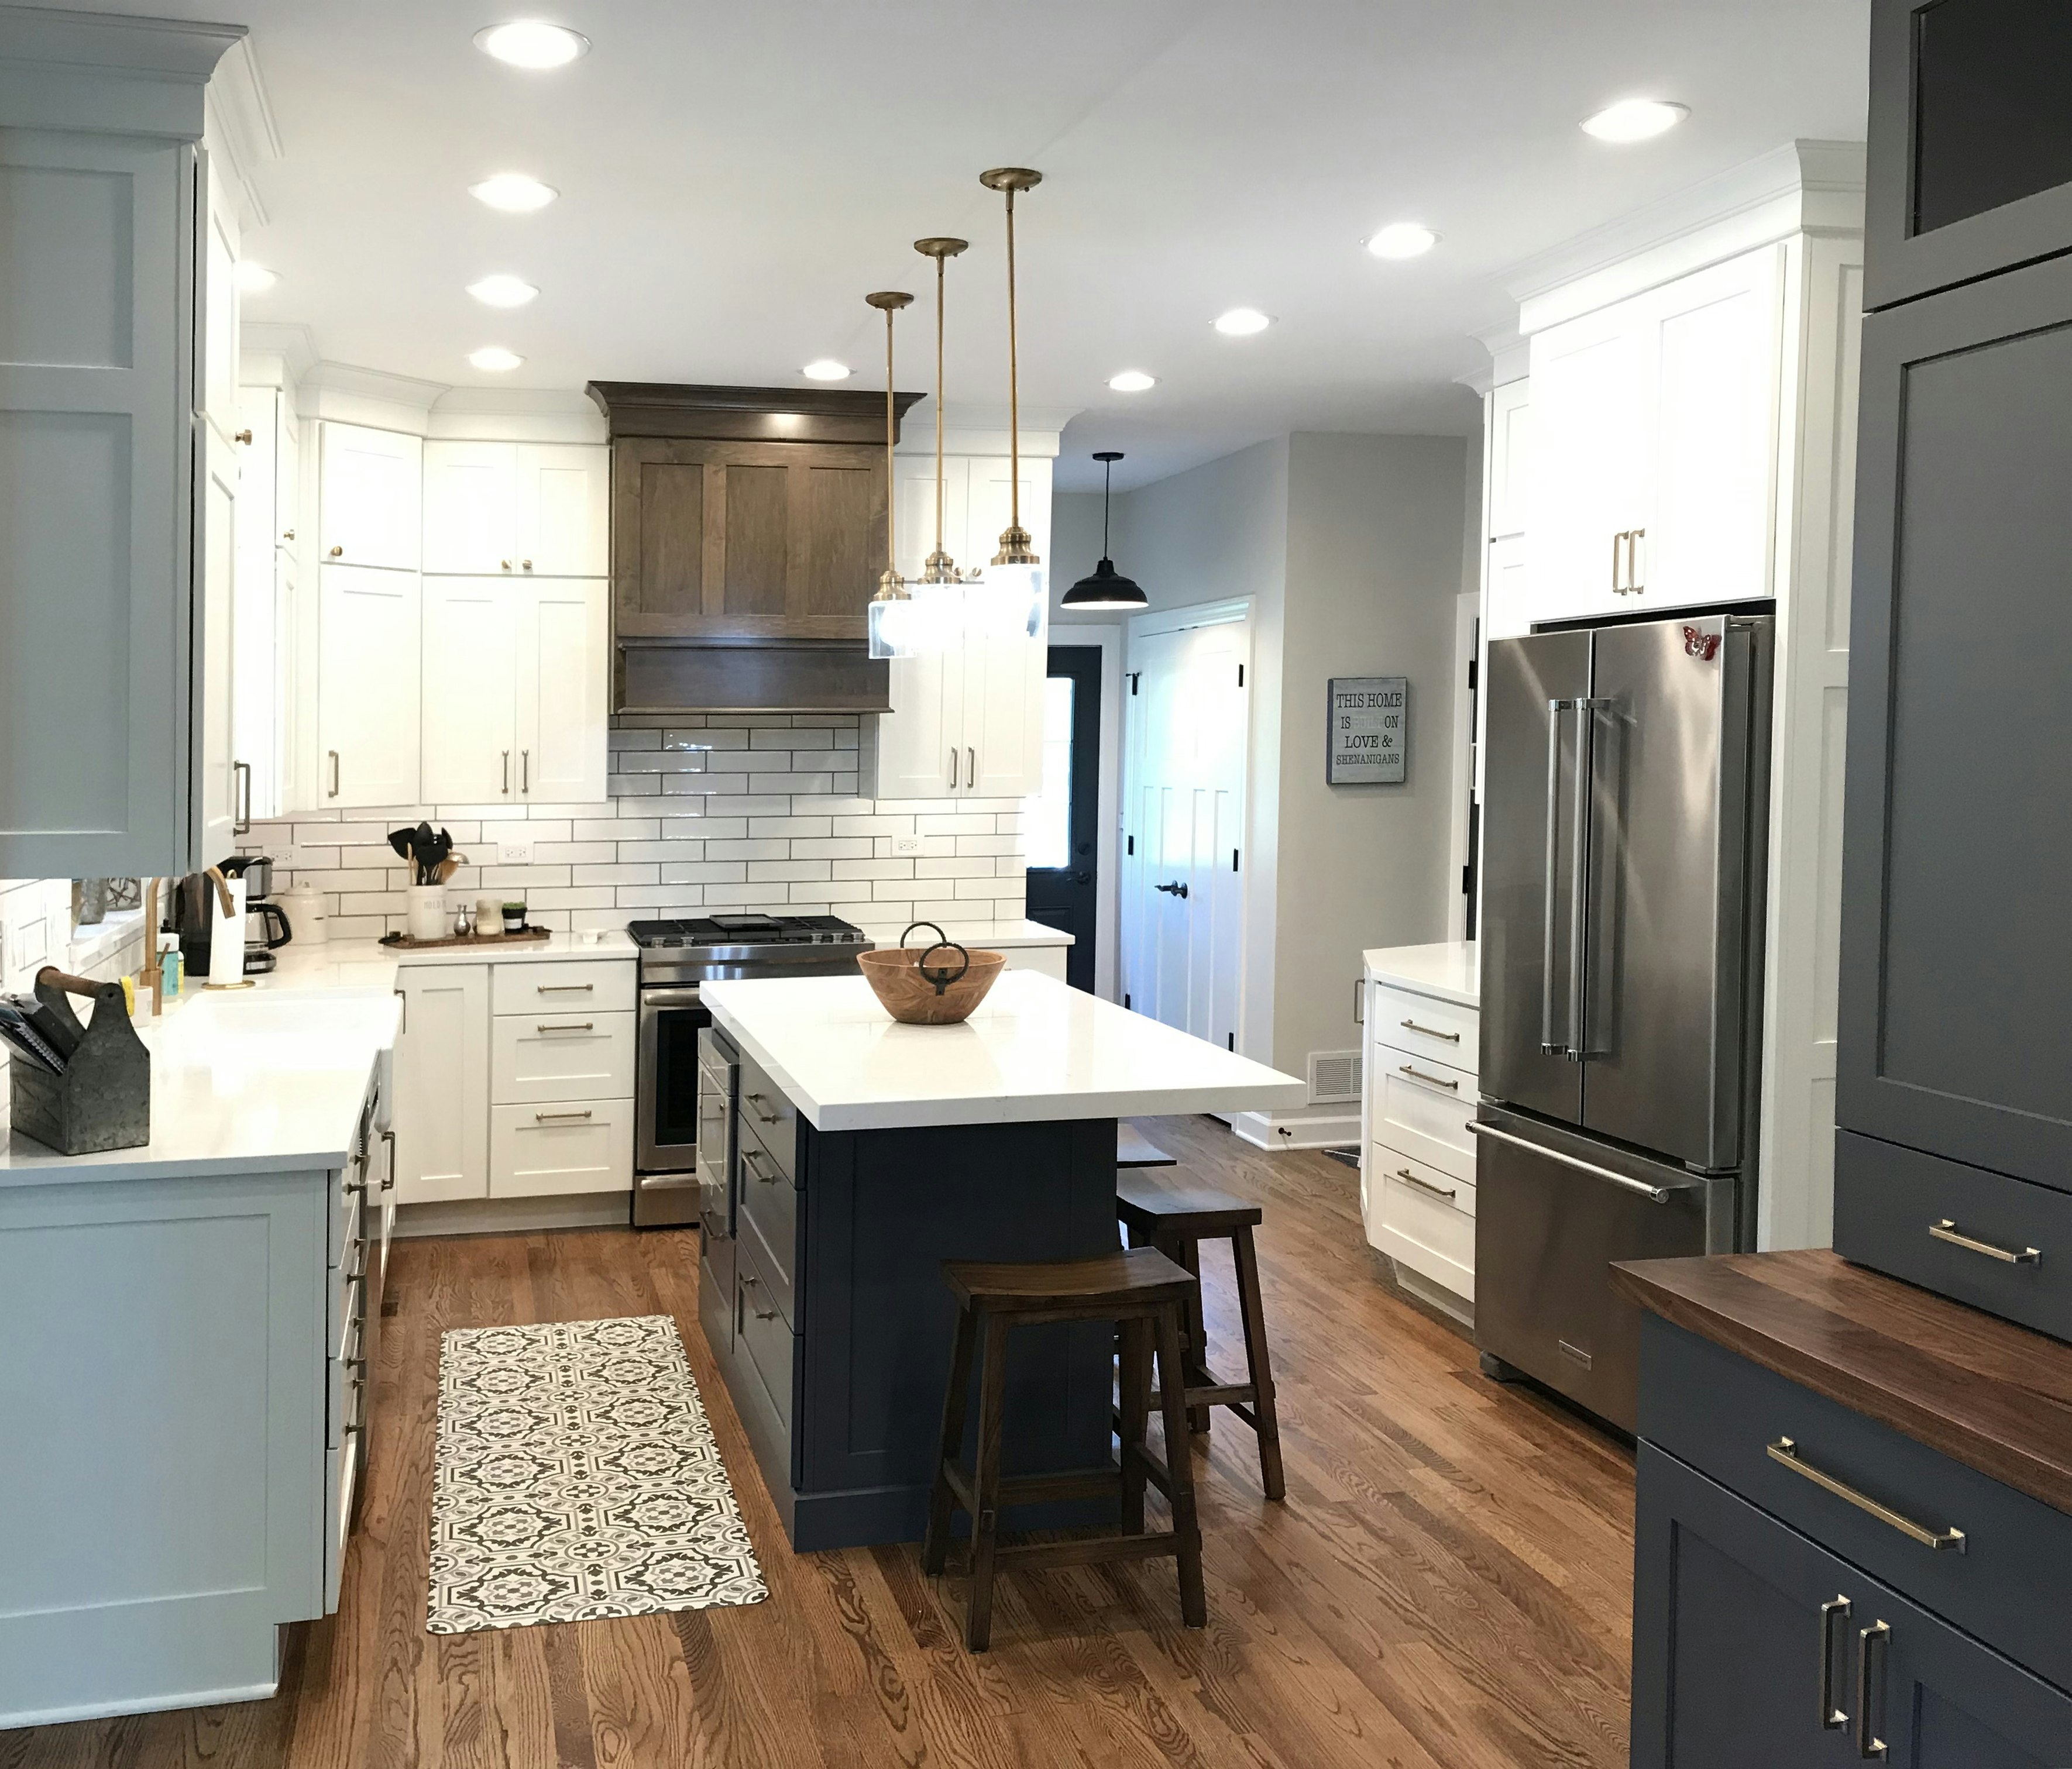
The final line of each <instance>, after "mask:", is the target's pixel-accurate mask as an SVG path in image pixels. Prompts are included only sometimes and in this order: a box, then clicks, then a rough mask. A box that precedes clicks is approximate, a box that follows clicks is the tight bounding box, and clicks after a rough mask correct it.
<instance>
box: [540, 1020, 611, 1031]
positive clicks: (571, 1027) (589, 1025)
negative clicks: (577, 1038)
mask: <svg viewBox="0 0 2072 1769" xmlns="http://www.w3.org/2000/svg"><path fill="white" fill-rule="evenodd" d="M596 1029H597V1022H596V1021H595V1020H567V1021H565V1022H564V1023H563V1024H560V1025H558V1026H557V1025H551V1024H549V1023H548V1022H547V1021H545V1020H541V1021H539V1022H538V1024H537V1030H539V1031H541V1032H594V1031H595V1030H596Z"/></svg>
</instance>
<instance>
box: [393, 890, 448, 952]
mask: <svg viewBox="0 0 2072 1769" xmlns="http://www.w3.org/2000/svg"><path fill="white" fill-rule="evenodd" d="M403 894H404V905H403V908H404V914H405V924H404V925H405V927H406V929H407V930H408V931H409V935H410V938H412V939H413V940H444V939H447V938H450V937H451V936H452V934H453V927H452V926H451V924H450V921H448V919H447V916H446V886H445V885H443V884H411V885H408V886H406V887H405V889H404V893H403Z"/></svg>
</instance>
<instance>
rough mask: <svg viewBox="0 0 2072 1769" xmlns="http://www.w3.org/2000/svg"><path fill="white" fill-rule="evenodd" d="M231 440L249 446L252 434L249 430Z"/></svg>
mask: <svg viewBox="0 0 2072 1769" xmlns="http://www.w3.org/2000/svg"><path fill="white" fill-rule="evenodd" d="M230 440H231V441H233V442H244V443H248V444H249V442H250V441H251V440H252V433H251V432H250V431H249V430H240V431H239V432H238V433H236V435H235V436H233V437H231V439H230Z"/></svg>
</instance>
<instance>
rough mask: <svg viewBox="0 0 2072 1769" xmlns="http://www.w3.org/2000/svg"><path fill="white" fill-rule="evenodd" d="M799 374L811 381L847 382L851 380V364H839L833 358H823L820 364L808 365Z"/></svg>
mask: <svg viewBox="0 0 2072 1769" xmlns="http://www.w3.org/2000/svg"><path fill="white" fill-rule="evenodd" d="M799 372H800V374H801V375H803V376H805V377H806V379H807V380H809V381H845V380H848V379H849V364H848V363H838V362H837V361H836V360H835V359H833V357H832V356H823V357H821V358H820V360H819V361H818V362H813V363H807V364H806V366H805V367H804V368H802V369H800V371H799Z"/></svg>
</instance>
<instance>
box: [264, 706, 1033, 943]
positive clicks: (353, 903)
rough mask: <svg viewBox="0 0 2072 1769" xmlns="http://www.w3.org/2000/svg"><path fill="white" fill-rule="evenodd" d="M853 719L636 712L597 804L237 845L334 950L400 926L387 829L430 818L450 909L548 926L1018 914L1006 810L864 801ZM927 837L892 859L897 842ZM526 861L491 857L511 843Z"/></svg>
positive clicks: (307, 827) (440, 809)
mask: <svg viewBox="0 0 2072 1769" xmlns="http://www.w3.org/2000/svg"><path fill="white" fill-rule="evenodd" d="M610 741H611V774H610V777H609V786H610V789H611V795H612V796H611V798H610V799H609V800H608V801H606V802H604V803H601V804H561V805H547V804H525V803H522V802H518V803H514V802H512V801H510V800H508V799H507V800H505V801H504V802H501V803H491V804H481V805H438V806H426V805H397V806H393V807H383V808H380V809H361V810H352V811H332V810H318V811H302V812H298V813H297V814H296V815H294V817H293V818H291V819H282V820H281V821H279V822H276V823H257V824H255V825H254V826H253V831H252V833H251V835H249V837H248V838H246V842H245V845H246V846H247V847H249V848H252V849H254V850H256V851H260V852H267V853H270V854H272V855H273V856H275V859H276V861H277V866H276V870H275V876H276V878H277V879H279V880H282V881H283V882H282V888H285V886H286V884H287V883H291V882H295V881H298V880H307V881H309V882H310V883H312V884H315V885H316V887H317V888H318V889H319V890H321V891H323V893H325V897H326V905H327V908H328V909H329V910H330V912H331V931H332V933H333V934H334V936H335V937H336V938H355V937H360V936H372V935H375V934H382V933H384V932H392V931H394V930H398V929H400V928H401V926H402V925H403V909H404V899H403V887H404V886H405V884H408V883H409V874H408V872H407V870H406V869H405V867H404V866H403V865H402V864H401V862H400V861H399V860H397V856H396V854H395V852H394V851H393V849H392V848H390V847H389V831H390V830H392V829H397V828H401V827H404V826H405V825H406V824H412V825H414V824H416V823H419V822H430V823H431V824H432V826H433V827H434V828H438V827H444V828H446V829H447V830H448V831H450V832H451V834H452V835H453V838H454V846H455V848H457V849H458V850H459V851H460V852H462V853H463V854H465V855H466V856H467V864H463V866H462V867H461V868H460V869H459V870H458V872H456V873H455V874H454V876H453V878H452V879H451V880H449V884H448V889H449V893H450V896H451V897H452V900H453V901H454V902H456V903H459V902H463V901H469V900H471V899H472V898H473V897H475V895H476V894H478V893H489V894H492V895H497V896H502V897H524V900H525V901H526V904H527V905H528V913H530V915H531V917H532V920H533V921H535V922H536V923H537V924H539V925H541V926H549V927H554V928H567V927H571V926H574V927H619V926H624V925H625V923H626V922H627V921H632V920H638V919H642V918H644V917H653V916H672V915H689V914H696V913H700V912H701V911H705V910H710V909H720V908H728V909H734V908H744V909H750V908H752V909H769V910H775V911H780V912H782V913H787V914H822V913H831V914H836V915H848V916H849V917H851V918H852V919H857V920H868V921H870V922H871V923H872V924H873V925H874V926H883V925H884V924H885V923H886V922H890V921H909V920H911V919H912V918H913V917H914V916H915V914H917V913H918V914H923V915H935V916H943V915H946V914H948V913H952V912H954V913H955V914H956V917H958V919H959V920H960V921H971V920H974V919H976V920H978V921H981V922H982V921H985V919H987V918H988V917H994V918H997V919H1000V920H1018V919H1020V917H1021V914H1022V904H1021V901H1020V899H1021V897H1022V884H1023V875H1022V819H1021V806H1020V804H1019V803H1018V802H1017V801H1015V800H1013V799H971V798H967V799H960V800H957V801H956V802H954V803H953V804H947V805H946V804H945V803H943V802H942V801H940V800H938V799H872V798H863V797H861V796H859V794H858V793H857V784H858V781H857V772H856V768H857V748H858V745H859V742H860V741H861V726H860V724H859V721H858V720H857V716H855V715H853V714H845V713H826V714H823V713H811V714H808V713H797V714H783V713H774V714H767V715H761V716H746V715H734V714H723V713H711V714H705V715H700V714H695V713H667V714H630V715H625V716H621V717H619V718H617V719H615V720H613V722H612V730H611V739H610ZM915 836H919V838H920V841H919V848H918V850H917V851H916V852H903V853H900V854H898V855H895V854H894V853H893V852H892V851H891V850H892V843H893V839H894V838H895V837H910V838H911V837H915ZM507 842H508V843H518V842H523V843H528V844H529V846H530V848H531V851H532V864H530V865H525V866H505V865H503V864H500V862H499V858H498V854H499V850H500V848H501V847H502V846H503V845H504V843H507Z"/></svg>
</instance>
